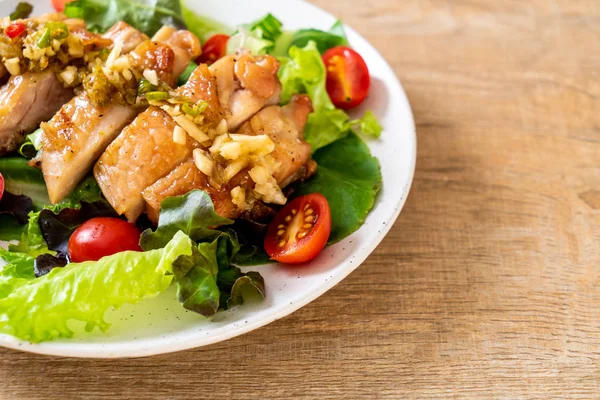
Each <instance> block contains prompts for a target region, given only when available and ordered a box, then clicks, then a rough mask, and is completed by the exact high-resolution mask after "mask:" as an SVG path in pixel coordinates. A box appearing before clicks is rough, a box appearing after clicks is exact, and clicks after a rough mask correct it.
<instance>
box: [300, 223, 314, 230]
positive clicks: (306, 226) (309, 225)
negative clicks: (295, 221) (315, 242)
mask: <svg viewBox="0 0 600 400" xmlns="http://www.w3.org/2000/svg"><path fill="white" fill-rule="evenodd" d="M302 227H303V228H304V229H309V228H312V224H304V225H302Z"/></svg>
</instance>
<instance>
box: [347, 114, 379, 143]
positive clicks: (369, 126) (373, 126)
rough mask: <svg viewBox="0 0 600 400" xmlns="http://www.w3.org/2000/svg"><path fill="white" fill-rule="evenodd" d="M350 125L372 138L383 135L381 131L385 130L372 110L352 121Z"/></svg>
mask: <svg viewBox="0 0 600 400" xmlns="http://www.w3.org/2000/svg"><path fill="white" fill-rule="evenodd" d="M350 125H351V126H352V128H354V129H355V130H356V131H358V132H360V133H361V134H363V135H365V136H369V137H372V138H378V137H379V136H381V131H382V130H383V128H382V127H381V125H380V124H379V122H378V121H377V118H376V117H375V115H374V114H373V112H371V111H367V112H366V113H365V115H363V117H362V118H361V119H357V120H353V121H350Z"/></svg>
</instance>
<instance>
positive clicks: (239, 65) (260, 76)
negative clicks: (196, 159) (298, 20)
mask: <svg viewBox="0 0 600 400" xmlns="http://www.w3.org/2000/svg"><path fill="white" fill-rule="evenodd" d="M209 69H210V72H211V73H212V74H213V75H214V76H215V78H216V79H217V88H218V93H219V102H220V103H221V107H222V109H223V111H224V113H225V119H226V120H227V125H228V126H229V129H230V130H231V131H235V130H237V129H238V128H239V127H240V126H241V125H242V124H243V123H244V122H246V121H247V120H248V119H249V118H250V117H252V116H253V115H254V114H256V113H257V112H258V111H260V110H261V109H262V108H263V107H265V106H269V105H275V104H279V96H280V95H281V83H280V82H279V79H278V78H277V70H278V69H279V61H277V59H276V58H275V57H272V56H268V55H267V56H261V57H257V58H255V57H253V56H251V55H249V54H242V55H237V56H234V55H230V56H225V57H223V58H221V59H220V60H219V61H217V62H216V63H214V64H213V65H211V66H210V68H209Z"/></svg>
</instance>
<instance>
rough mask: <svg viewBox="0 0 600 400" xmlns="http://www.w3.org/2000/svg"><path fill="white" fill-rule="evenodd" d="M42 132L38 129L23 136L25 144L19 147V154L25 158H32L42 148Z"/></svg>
mask: <svg viewBox="0 0 600 400" xmlns="http://www.w3.org/2000/svg"><path fill="white" fill-rule="evenodd" d="M43 134H44V131H43V130H42V128H38V129H36V130H35V131H33V132H32V133H30V134H29V135H27V136H25V142H24V143H23V144H22V145H21V147H19V154H21V155H22V156H23V157H25V158H33V157H35V155H36V154H37V152H38V151H39V150H40V149H41V148H42V137H43Z"/></svg>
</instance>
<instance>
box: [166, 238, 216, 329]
mask: <svg viewBox="0 0 600 400" xmlns="http://www.w3.org/2000/svg"><path fill="white" fill-rule="evenodd" d="M218 242H219V239H215V240H214V241H213V242H204V243H200V244H199V245H198V247H194V248H193V252H192V255H191V256H190V257H180V258H179V259H178V260H177V261H176V262H175V263H174V264H173V273H174V275H175V282H176V284H177V298H178V300H179V302H180V303H181V305H183V307H184V308H186V309H188V310H190V311H194V312H196V313H198V314H201V315H204V316H205V317H210V316H211V315H214V314H215V313H216V312H217V311H218V309H219V298H220V292H219V288H218V286H217V276H218V274H219V264H218V261H217V246H218Z"/></svg>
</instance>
